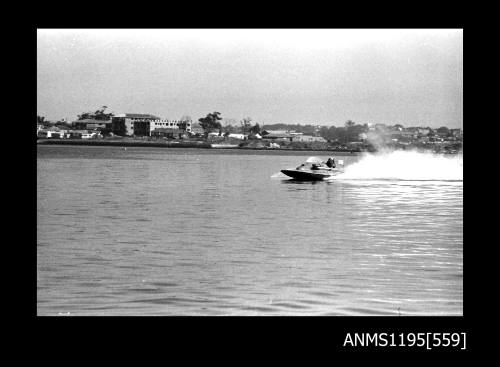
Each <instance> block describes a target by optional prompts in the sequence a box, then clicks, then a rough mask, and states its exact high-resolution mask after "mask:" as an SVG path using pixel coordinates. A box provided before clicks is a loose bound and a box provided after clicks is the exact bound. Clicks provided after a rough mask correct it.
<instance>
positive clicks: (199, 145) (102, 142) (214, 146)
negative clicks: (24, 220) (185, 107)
mask: <svg viewBox="0 0 500 367" xmlns="http://www.w3.org/2000/svg"><path fill="white" fill-rule="evenodd" d="M36 144H37V145H66V146H102V147H104V146H111V147H142V148H194V149H211V150H215V151H221V150H224V151H258V152H329V153H332V154H336V155H359V154H365V153H374V154H376V153H377V151H374V152H372V151H365V150H348V149H335V148H331V149H321V148H314V147H303V148H298V147H280V148H269V147H249V146H243V147H240V146H236V145H235V144H230V145H227V144H220V143H210V142H204V141H175V142H170V141H147V140H145V141H140V140H108V139H99V140H96V139H88V140H87V139H86V140H80V139H37V141H36ZM395 150H400V149H395ZM403 151H405V149H403ZM422 151H424V152H425V151H429V152H432V150H430V149H424V150H422ZM433 153H435V154H443V155H456V154H460V151H456V152H433Z"/></svg>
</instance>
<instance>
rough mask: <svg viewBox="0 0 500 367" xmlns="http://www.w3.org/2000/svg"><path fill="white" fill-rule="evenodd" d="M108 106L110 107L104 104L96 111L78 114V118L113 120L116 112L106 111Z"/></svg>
mask: <svg viewBox="0 0 500 367" xmlns="http://www.w3.org/2000/svg"><path fill="white" fill-rule="evenodd" d="M106 108H108V106H102V107H101V109H100V110H97V111H95V112H94V113H92V112H84V113H82V114H81V115H78V120H86V119H93V120H103V121H108V120H111V117H113V116H114V114H113V113H104V111H105V110H106Z"/></svg>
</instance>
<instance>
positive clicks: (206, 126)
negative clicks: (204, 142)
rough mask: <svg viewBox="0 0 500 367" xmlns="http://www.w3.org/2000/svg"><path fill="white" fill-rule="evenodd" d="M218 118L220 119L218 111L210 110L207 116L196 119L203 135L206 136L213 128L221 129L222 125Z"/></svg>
mask: <svg viewBox="0 0 500 367" xmlns="http://www.w3.org/2000/svg"><path fill="white" fill-rule="evenodd" d="M220 120H222V117H220V112H212V113H209V114H208V115H207V116H205V117H202V118H200V119H198V121H199V122H200V126H201V128H202V129H203V133H204V134H205V137H208V134H209V133H211V132H212V131H214V130H217V129H219V131H220V130H221V128H222V126H221V123H220Z"/></svg>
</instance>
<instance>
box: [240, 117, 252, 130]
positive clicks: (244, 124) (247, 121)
mask: <svg viewBox="0 0 500 367" xmlns="http://www.w3.org/2000/svg"><path fill="white" fill-rule="evenodd" d="M240 124H241V130H242V131H243V134H245V133H246V132H247V130H250V127H251V126H252V119H251V118H250V117H245V118H244V119H243V120H241V121H240Z"/></svg>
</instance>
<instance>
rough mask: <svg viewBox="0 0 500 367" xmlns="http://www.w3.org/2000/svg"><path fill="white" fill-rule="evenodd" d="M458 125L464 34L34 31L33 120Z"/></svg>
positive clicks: (395, 31)
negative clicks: (134, 117)
mask: <svg viewBox="0 0 500 367" xmlns="http://www.w3.org/2000/svg"><path fill="white" fill-rule="evenodd" d="M101 106H108V109H107V110H106V112H113V113H114V114H120V113H150V114H154V115H156V116H159V117H161V118H167V119H179V118H181V117H182V116H185V115H188V116H191V118H192V119H193V121H197V120H198V119H199V118H201V117H204V116H206V115H207V114H208V113H211V112H214V111H218V112H220V113H221V116H222V117H223V118H225V119H227V120H225V121H226V122H227V121H233V124H234V123H238V122H239V121H240V120H242V119H243V118H245V117H251V118H252V121H253V122H254V123H255V122H258V123H260V124H273V123H287V124H302V125H305V124H315V125H316V124H318V125H335V126H343V125H344V123H345V121H347V120H353V121H355V122H357V123H361V124H364V123H374V124H375V123H384V124H391V125H392V124H397V123H399V124H402V125H404V126H430V127H434V128H437V127H440V126H447V127H449V128H463V30H462V29H38V30H37V113H38V115H40V116H45V118H46V119H48V120H52V121H57V120H60V119H62V118H65V119H67V120H69V121H73V120H75V119H76V118H77V115H79V114H81V113H82V112H89V111H95V110H97V109H98V108H100V107H101Z"/></svg>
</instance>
